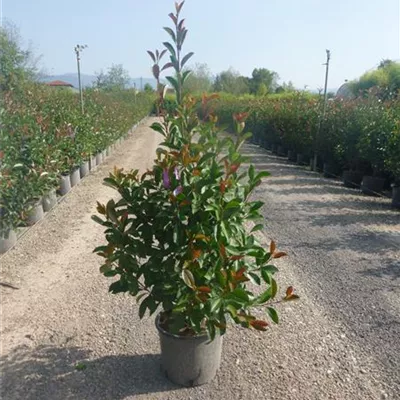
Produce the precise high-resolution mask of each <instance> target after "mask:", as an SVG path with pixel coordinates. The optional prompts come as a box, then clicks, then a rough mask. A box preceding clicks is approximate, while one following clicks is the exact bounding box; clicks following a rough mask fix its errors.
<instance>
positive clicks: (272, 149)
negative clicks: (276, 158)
mask: <svg viewBox="0 0 400 400" xmlns="http://www.w3.org/2000/svg"><path fill="white" fill-rule="evenodd" d="M271 151H272V153H273V154H277V153H278V146H277V145H276V144H272V145H271Z"/></svg>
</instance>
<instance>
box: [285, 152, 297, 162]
mask: <svg viewBox="0 0 400 400" xmlns="http://www.w3.org/2000/svg"><path fill="white" fill-rule="evenodd" d="M287 158H288V160H289V161H293V162H295V161H296V160H297V156H296V153H295V152H294V151H293V150H289V151H288V155H287Z"/></svg>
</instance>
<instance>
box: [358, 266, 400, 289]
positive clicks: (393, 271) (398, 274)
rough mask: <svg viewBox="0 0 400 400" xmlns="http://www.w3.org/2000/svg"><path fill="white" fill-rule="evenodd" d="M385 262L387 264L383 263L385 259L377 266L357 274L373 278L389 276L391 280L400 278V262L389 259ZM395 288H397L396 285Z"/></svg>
mask: <svg viewBox="0 0 400 400" xmlns="http://www.w3.org/2000/svg"><path fill="white" fill-rule="evenodd" d="M387 264H388V265H385V261H383V265H381V266H380V267H379V268H368V269H367V270H365V271H361V272H359V274H360V275H364V276H372V277H375V278H389V279H392V280H395V279H400V262H399V261H397V262H396V261H393V260H389V262H388V263H387ZM397 289H399V288H398V286H397Z"/></svg>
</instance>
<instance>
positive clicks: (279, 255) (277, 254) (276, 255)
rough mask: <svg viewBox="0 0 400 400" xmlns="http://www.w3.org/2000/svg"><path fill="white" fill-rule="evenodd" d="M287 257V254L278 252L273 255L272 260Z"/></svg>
mask: <svg viewBox="0 0 400 400" xmlns="http://www.w3.org/2000/svg"><path fill="white" fill-rule="evenodd" d="M284 256H287V254H286V253H285V252H283V251H278V252H277V253H274V254H272V258H281V257H284Z"/></svg>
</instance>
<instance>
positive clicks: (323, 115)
mask: <svg viewBox="0 0 400 400" xmlns="http://www.w3.org/2000/svg"><path fill="white" fill-rule="evenodd" d="M330 60H331V51H330V50H326V63H325V64H322V65H325V66H326V69H325V87H324V105H323V109H322V117H321V120H320V121H319V127H318V132H317V135H316V138H315V153H314V163H313V170H314V171H316V170H317V162H318V147H317V146H318V136H319V135H320V133H321V127H322V124H323V122H324V121H325V113H326V103H327V100H328V75H329V61H330Z"/></svg>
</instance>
